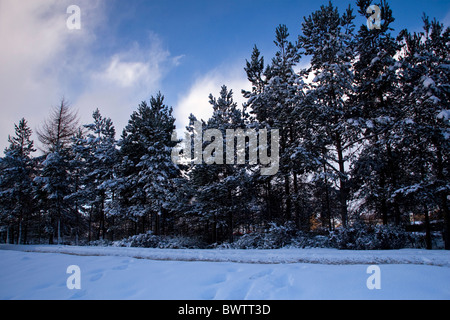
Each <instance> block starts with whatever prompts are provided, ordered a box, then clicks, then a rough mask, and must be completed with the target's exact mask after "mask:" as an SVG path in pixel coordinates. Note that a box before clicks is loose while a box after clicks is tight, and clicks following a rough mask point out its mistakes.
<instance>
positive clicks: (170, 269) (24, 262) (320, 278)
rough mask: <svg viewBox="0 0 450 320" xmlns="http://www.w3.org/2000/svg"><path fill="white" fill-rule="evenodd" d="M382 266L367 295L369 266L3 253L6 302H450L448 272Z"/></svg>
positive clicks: (1, 295) (0, 276)
mask: <svg viewBox="0 0 450 320" xmlns="http://www.w3.org/2000/svg"><path fill="white" fill-rule="evenodd" d="M2 248H4V247H2ZM122 249H131V248H122ZM140 250H143V249H140ZM161 251H167V250H161ZM187 251H189V250H187ZM218 251H221V250H218ZM223 251H225V252H226V251H228V250H223ZM259 251H260V252H261V251H262V250H259ZM281 251H283V250H281ZM287 251H290V250H287ZM314 251H317V252H316V254H319V253H320V250H314ZM401 251H402V250H399V252H397V253H396V255H397V256H401V254H402V253H401ZM225 252H224V254H225V255H226V253H225ZM430 253H432V254H434V253H436V252H430ZM439 253H441V254H444V255H445V252H442V251H440V252H439ZM248 254H249V256H251V255H252V254H253V253H252V252H251V251H250V252H249V253H248ZM280 254H281V253H280ZM392 254H394V253H392ZM70 265H77V266H79V267H80V270H81V275H80V279H81V289H80V290H77V289H73V290H70V289H68V287H67V285H66V281H67V279H68V277H69V276H70V274H67V273H66V271H67V267H68V266H70ZM379 266H380V270H381V289H380V290H369V289H368V288H367V286H366V281H367V279H368V277H369V276H370V274H367V272H366V271H367V267H368V264H319V263H235V262H206V261H163V260H159V261H155V260H150V259H142V258H141V259H138V258H133V257H127V256H117V255H103V256H98V255H96V256H95V255H92V256H88V255H83V256H80V255H74V254H61V253H39V252H23V251H14V250H0V299H152V300H154V299H156V300H211V299H218V300H278V299H287V300H291V299H295V300H297V299H450V286H449V284H450V267H448V266H444V267H442V266H436V265H424V264H380V265H379Z"/></svg>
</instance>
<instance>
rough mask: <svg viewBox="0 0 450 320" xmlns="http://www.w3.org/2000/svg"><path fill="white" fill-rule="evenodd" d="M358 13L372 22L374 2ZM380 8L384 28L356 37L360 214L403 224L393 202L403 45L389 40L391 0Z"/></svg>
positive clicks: (363, 1) (363, 0)
mask: <svg viewBox="0 0 450 320" xmlns="http://www.w3.org/2000/svg"><path fill="white" fill-rule="evenodd" d="M357 5H358V12H359V13H360V14H361V15H362V16H363V17H364V18H368V15H369V14H368V13H367V12H366V10H367V8H368V7H369V6H370V5H371V1H370V0H359V1H357ZM376 5H378V6H379V8H380V11H381V21H382V23H381V25H380V29H376V28H375V29H372V30H370V29H368V28H367V26H366V25H365V24H364V25H362V26H361V28H360V30H359V32H358V35H357V44H356V54H357V60H356V62H355V64H354V70H355V95H354V96H353V97H352V103H354V104H355V106H356V108H357V114H356V117H355V118H354V119H353V120H354V121H353V122H352V124H353V126H354V128H356V129H357V130H359V132H360V133H361V134H362V135H363V137H362V139H361V141H360V142H359V143H358V144H359V146H361V151H360V152H359V154H358V158H357V160H356V161H355V162H354V163H353V169H352V176H353V184H354V187H353V188H354V190H353V191H354V193H357V194H358V196H359V197H360V198H359V199H358V200H357V201H358V202H360V203H361V205H360V207H359V213H360V214H369V215H373V213H375V217H376V218H379V219H381V220H382V222H383V224H387V223H388V222H390V221H393V222H395V223H396V224H399V223H400V209H399V204H398V203H397V202H396V201H394V202H392V201H391V202H389V201H388V199H389V198H390V193H392V192H393V190H395V189H396V188H397V187H398V184H399V176H400V172H399V170H400V166H399V162H400V159H401V157H400V154H399V152H400V150H399V148H398V147H397V142H398V141H397V140H396V139H395V137H397V136H398V133H399V127H398V125H397V124H398V123H399V122H400V121H401V118H402V115H403V114H402V101H401V99H402V93H401V92H400V91H399V86H398V82H399V78H398V75H397V71H398V69H399V66H400V64H399V63H398V61H397V59H396V55H397V54H398V52H399V46H398V44H397V42H396V41H395V39H394V38H393V37H392V36H391V35H390V31H392V29H391V24H392V22H393V21H394V18H393V16H392V10H391V9H390V7H389V4H388V3H387V1H381V2H380V3H377V4H376Z"/></svg>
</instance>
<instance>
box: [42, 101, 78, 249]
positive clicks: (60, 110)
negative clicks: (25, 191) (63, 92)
mask: <svg viewBox="0 0 450 320" xmlns="http://www.w3.org/2000/svg"><path fill="white" fill-rule="evenodd" d="M78 131H79V126H78V116H77V113H76V112H75V111H73V110H72V109H70V107H69V105H68V103H67V102H66V101H65V100H64V99H63V100H62V101H61V103H60V105H59V106H57V107H54V108H53V109H52V112H51V114H50V117H49V118H48V119H47V120H46V121H45V122H44V124H43V126H42V127H41V128H40V129H39V130H38V131H37V135H38V138H39V141H40V142H41V144H42V149H43V151H44V152H45V154H44V156H43V157H42V162H41V163H40V164H39V167H40V170H39V173H38V176H37V177H36V178H35V179H34V181H35V182H36V184H37V189H39V190H35V194H37V195H39V198H40V199H41V202H40V203H41V205H45V207H41V209H42V210H43V211H44V212H45V214H46V217H45V218H46V219H45V230H46V232H47V234H48V236H49V242H50V243H53V242H54V238H55V237H56V238H57V241H58V243H61V241H63V236H64V234H65V232H70V231H71V230H70V229H71V228H72V227H73V225H74V224H75V222H76V219H77V218H76V216H77V215H78V212H76V210H75V208H74V207H73V206H72V205H71V203H70V202H69V200H68V199H66V197H67V196H69V195H70V194H72V192H73V190H72V189H71V188H72V184H71V176H70V161H71V157H72V154H71V144H72V143H73V137H74V136H75V135H76V134H77V132H78ZM44 198H45V199H44Z"/></svg>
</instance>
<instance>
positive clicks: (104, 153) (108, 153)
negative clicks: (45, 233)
mask: <svg viewBox="0 0 450 320" xmlns="http://www.w3.org/2000/svg"><path fill="white" fill-rule="evenodd" d="M92 117H93V121H94V122H93V123H91V124H87V125H84V127H85V128H86V129H87V134H86V135H84V134H81V133H79V134H78V136H77V137H75V139H74V140H75V141H74V143H73V144H72V153H73V155H74V160H73V170H72V174H73V179H72V181H73V190H74V193H73V194H72V197H73V198H74V200H76V201H77V207H78V210H79V209H80V204H83V205H84V207H86V208H89V209H88V212H87V213H88V215H89V240H90V239H91V231H92V230H91V227H92V225H93V224H94V225H96V227H97V233H96V239H97V240H98V239H104V237H105V235H106V231H107V227H106V224H107V221H106V220H107V210H108V208H107V204H108V203H110V202H111V198H112V197H113V193H114V190H115V187H116V181H115V177H114V167H115V164H116V162H117V159H118V150H117V148H116V140H115V129H114V126H113V123H112V121H111V119H109V118H104V117H103V116H102V115H101V114H100V111H99V110H98V109H96V110H95V111H94V112H93V115H92Z"/></svg>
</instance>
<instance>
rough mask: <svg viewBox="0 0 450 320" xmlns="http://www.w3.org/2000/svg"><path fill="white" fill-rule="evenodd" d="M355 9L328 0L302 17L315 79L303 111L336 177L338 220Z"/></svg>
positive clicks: (350, 139) (350, 112)
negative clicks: (337, 186) (341, 12)
mask: <svg viewBox="0 0 450 320" xmlns="http://www.w3.org/2000/svg"><path fill="white" fill-rule="evenodd" d="M354 18H355V16H353V10H352V9H351V8H350V7H349V8H348V9H347V10H346V12H345V13H344V14H342V15H340V14H339V12H338V8H337V7H334V6H333V5H332V3H331V2H330V3H329V4H328V5H327V6H321V8H320V10H317V11H316V12H314V13H312V14H311V15H310V16H308V17H305V19H304V22H303V24H302V35H300V36H299V45H300V47H301V48H302V49H304V50H305V53H306V54H307V55H310V56H311V69H310V72H313V73H314V75H315V79H314V80H313V82H312V83H311V87H310V90H309V91H308V96H307V101H309V105H308V106H307V108H304V112H303V116H304V117H306V118H307V119H309V121H310V122H309V125H310V127H309V128H310V130H312V135H311V136H312V137H314V139H315V140H316V141H317V143H316V144H315V145H316V148H320V149H319V150H321V152H322V153H323V156H322V161H324V165H325V166H326V169H327V170H329V171H331V172H334V173H335V176H336V179H337V180H338V181H339V193H340V212H341V215H340V216H341V223H342V224H343V225H344V226H345V225H347V221H348V204H347V201H348V199H349V190H348V180H349V173H348V169H347V164H348V162H349V160H350V151H351V146H352V145H353V143H354V140H355V139H357V135H356V134H355V130H353V128H352V126H351V125H350V121H349V120H350V119H352V118H353V117H354V114H355V109H354V106H353V105H352V104H351V103H350V101H351V100H350V97H351V96H352V95H353V94H354V88H353V78H354V75H353V68H352V62H353V61H354V59H355V37H354V33H353V31H354V28H355V26H354V24H353V20H354Z"/></svg>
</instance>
